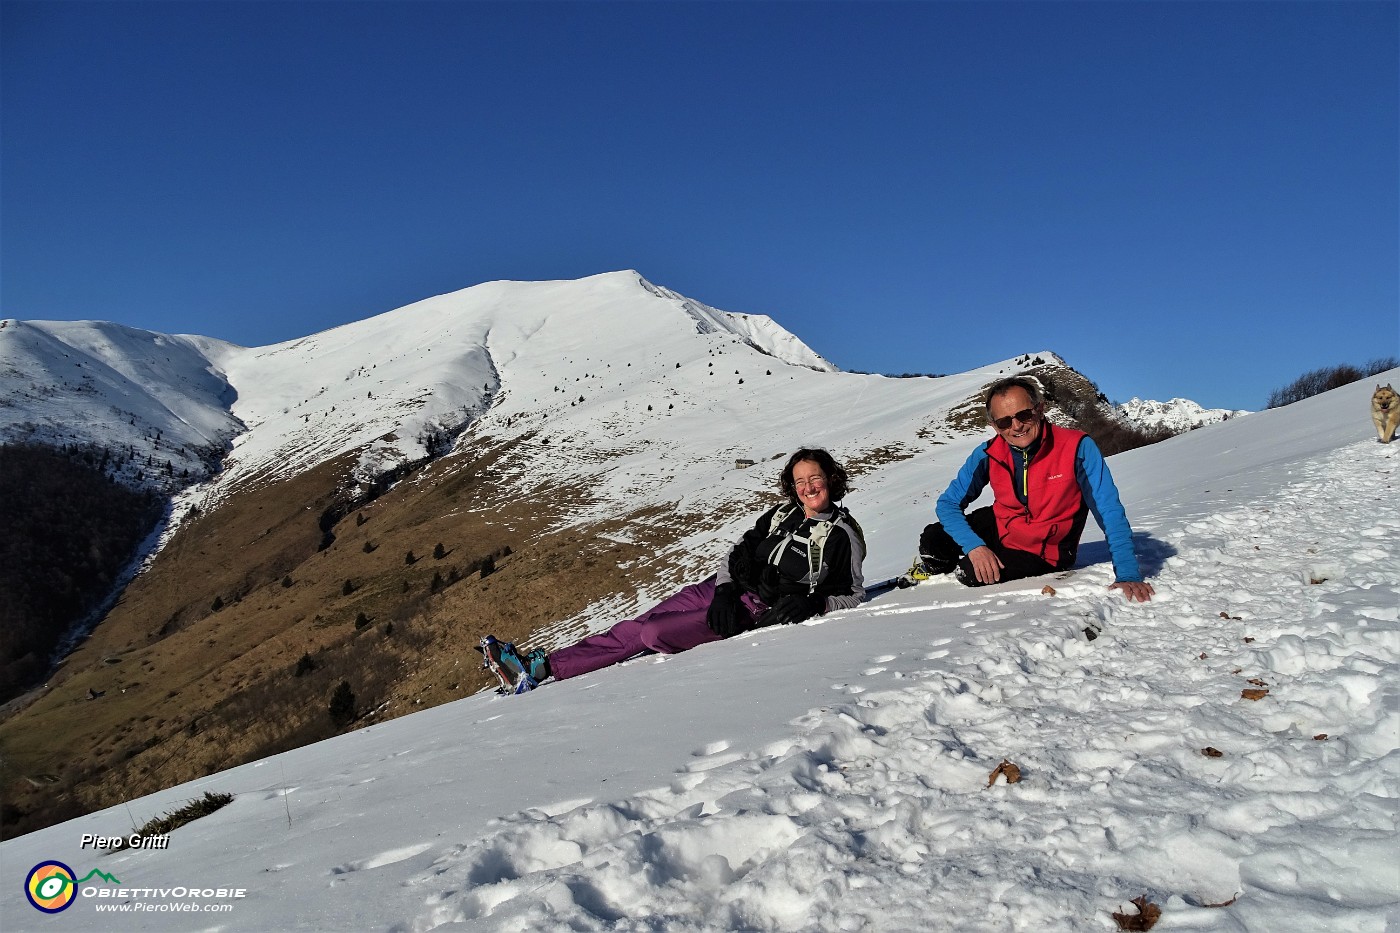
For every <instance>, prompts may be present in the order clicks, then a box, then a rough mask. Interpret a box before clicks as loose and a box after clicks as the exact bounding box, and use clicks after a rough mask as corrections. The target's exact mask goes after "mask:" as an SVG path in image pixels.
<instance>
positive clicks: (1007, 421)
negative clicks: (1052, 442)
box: [992, 408, 1035, 431]
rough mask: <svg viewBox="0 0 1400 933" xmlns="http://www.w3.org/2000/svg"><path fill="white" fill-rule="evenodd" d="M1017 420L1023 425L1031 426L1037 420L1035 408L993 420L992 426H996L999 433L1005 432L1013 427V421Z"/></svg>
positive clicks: (1024, 409)
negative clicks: (1013, 419)
mask: <svg viewBox="0 0 1400 933" xmlns="http://www.w3.org/2000/svg"><path fill="white" fill-rule="evenodd" d="M1012 418H1015V419H1016V420H1017V421H1019V422H1021V423H1022V424H1030V423H1031V422H1032V421H1034V420H1035V409H1034V408H1023V409H1021V410H1020V411H1018V412H1016V414H1014V415H1007V416H1006V417H1005V418H993V419H992V424H994V425H996V427H997V430H998V431H1005V430H1006V429H1007V428H1009V427H1011V419H1012Z"/></svg>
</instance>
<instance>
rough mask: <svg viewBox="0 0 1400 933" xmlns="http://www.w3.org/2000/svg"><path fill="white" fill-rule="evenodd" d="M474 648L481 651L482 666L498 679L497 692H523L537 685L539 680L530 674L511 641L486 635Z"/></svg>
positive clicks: (506, 693)
mask: <svg viewBox="0 0 1400 933" xmlns="http://www.w3.org/2000/svg"><path fill="white" fill-rule="evenodd" d="M476 650H477V651H480V652H481V666H482V668H484V669H485V670H488V671H490V672H491V673H493V674H495V675H496V679H497V680H498V681H500V686H499V687H497V688H496V692H497V693H500V694H503V695H508V694H512V693H525V692H527V691H529V690H533V689H535V688H536V687H538V686H539V681H537V680H535V678H533V677H531V676H530V672H529V671H528V670H527V669H526V666H525V663H524V662H523V661H522V660H521V658H520V655H519V653H518V652H517V651H516V650H515V645H514V644H512V643H511V642H508V641H507V642H502V641H498V640H497V639H496V636H495V635H487V636H486V637H485V638H483V639H482V640H481V643H480V644H478V645H477V646H476Z"/></svg>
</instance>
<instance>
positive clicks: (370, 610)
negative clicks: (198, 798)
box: [0, 439, 683, 837]
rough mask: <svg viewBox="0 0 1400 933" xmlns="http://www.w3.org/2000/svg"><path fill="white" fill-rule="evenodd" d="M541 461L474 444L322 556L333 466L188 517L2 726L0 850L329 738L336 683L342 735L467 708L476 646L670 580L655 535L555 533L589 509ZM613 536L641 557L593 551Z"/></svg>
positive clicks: (475, 682)
mask: <svg viewBox="0 0 1400 933" xmlns="http://www.w3.org/2000/svg"><path fill="white" fill-rule="evenodd" d="M539 454H540V451H538V450H534V449H531V442H530V440H529V439H526V440H525V441H522V442H517V443H516V444H514V445H510V446H505V445H497V444H494V443H493V442H491V441H490V440H488V439H479V440H477V441H476V442H475V443H473V444H470V445H468V446H467V447H466V448H465V449H464V450H463V451H462V452H461V453H458V454H454V455H452V456H449V457H446V458H444V459H442V460H440V461H438V462H436V463H434V464H432V465H431V466H430V467H428V468H425V469H423V470H421V471H419V472H418V473H416V474H414V475H412V476H410V477H409V478H407V479H405V480H404V481H402V482H401V483H400V484H399V485H398V486H397V487H395V488H393V489H392V490H390V491H389V492H387V493H386V494H384V495H382V496H380V497H379V498H378V499H376V500H375V501H373V502H369V503H367V504H364V505H363V506H362V507H359V508H354V509H352V510H350V511H349V512H348V513H346V514H345V517H344V518H342V519H341V520H340V521H339V522H338V523H337V524H335V526H334V527H333V528H332V529H331V531H332V532H333V533H334V535H335V538H334V543H332V544H331V545H330V546H329V547H327V548H326V549H324V550H318V546H319V545H320V544H321V542H322V534H323V531H322V528H321V525H320V520H319V517H320V516H321V515H322V513H323V512H325V510H326V509H328V508H332V507H334V506H335V505H336V504H337V503H341V504H342V505H343V504H344V499H345V496H346V495H347V494H346V493H345V492H344V491H343V487H342V484H343V480H344V477H345V476H346V475H347V473H348V470H349V468H350V466H351V465H352V458H349V457H346V458H342V459H340V460H338V461H335V462H332V463H327V464H324V465H323V466H321V467H319V468H317V469H315V470H312V471H309V472H308V473H305V474H303V475H300V476H297V477H294V478H292V479H288V480H285V481H281V482H276V483H268V484H266V485H262V486H260V487H257V488H250V489H244V490H241V491H239V492H237V493H236V494H234V495H232V496H231V497H229V498H228V499H226V500H225V501H224V502H223V503H222V504H221V505H220V506H219V507H218V508H217V509H214V510H212V511H210V512H209V513H207V514H203V515H200V516H198V517H197V518H195V519H193V520H192V521H190V522H189V523H188V524H187V525H186V526H185V527H184V528H182V529H181V531H180V532H179V533H178V535H177V536H176V537H175V538H174V539H173V540H172V541H171V542H170V544H169V545H168V546H167V547H166V548H165V549H164V550H163V551H162V552H161V554H160V555H159V556H158V557H157V558H156V560H155V561H154V562H153V564H152V566H151V567H150V568H149V570H147V571H146V572H145V573H144V574H142V575H141V576H140V577H139V578H138V579H137V580H136V581H134V582H133V584H132V585H131V586H130V587H129V588H128V589H127V591H126V593H125V594H123V596H122V598H121V600H120V601H119V603H118V604H117V606H116V607H115V608H114V609H113V611H112V612H111V613H110V614H109V615H108V617H107V618H106V619H105V620H104V621H103V622H102V624H101V625H99V626H98V628H97V629H96V631H94V633H93V635H92V637H91V638H90V639H88V641H87V642H85V643H84V644H83V645H82V646H80V647H79V648H78V649H77V650H76V651H75V652H74V653H73V654H72V655H71V656H70V657H69V658H68V659H67V660H66V661H65V662H64V664H63V665H62V666H61V667H60V669H59V670H58V671H57V672H55V674H54V676H53V677H52V678H50V680H49V683H48V686H47V688H46V689H44V690H42V691H40V692H39V693H38V695H37V696H33V697H32V698H30V700H29V702H27V704H23V705H21V704H13V705H12V706H11V708H10V709H11V711H10V712H9V713H8V715H7V716H6V718H5V719H4V721H3V722H0V756H2V758H0V760H3V769H4V770H3V773H0V782H3V799H4V801H5V804H6V806H5V813H4V832H5V835H6V836H7V837H8V836H13V835H16V834H19V833H21V832H27V831H30V830H33V829H36V828H39V827H42V826H45V825H49V824H51V823H53V822H56V821H58V820H61V819H67V818H70V817H72V816H75V815H78V814H80V813H83V812H87V811H90V810H92V809H96V808H100V807H104V806H110V805H112V804H114V803H117V802H119V801H121V800H125V799H130V798H132V797H134V796H138V795H140V794H144V793H149V792H151V791H153V790H156V789H158V788H161V787H166V786H171V785H173V784H176V783H179V782H182V781H185V780H189V779H192V778H194V777H198V776H201V775H204V774H208V773H211V772H214V771H217V770H220V769H223V768H227V767H230V766H232V765H236V764H239V763H242V762H245V761H249V760H254V759H256V758H259V757H263V756H265V755H268V754H272V753H275V752H277V751H281V750H283V749H286V748H291V747H296V746H299V745H303V744H307V743H309V742H313V741H317V740H319V739H322V738H325V737H327V736H329V735H332V734H334V733H335V732H336V731H338V730H337V728H336V727H335V726H334V725H333V724H332V722H331V720H330V717H329V715H328V713H327V706H328V702H329V697H330V694H331V691H332V690H333V689H334V687H335V686H336V684H337V683H338V682H339V681H340V680H341V679H344V680H346V681H348V682H349V683H350V685H351V687H352V688H353V690H354V692H355V695H356V709H357V713H358V714H359V717H360V719H359V724H363V723H365V722H371V721H379V720H382V719H385V718H392V717H394V716H398V715H402V714H404V713H407V712H411V711H413V710H415V709H419V708H423V707H425V706H431V705H436V704H438V703H442V702H445V701H447V700H451V699H456V698H458V697H461V696H463V695H465V694H468V693H471V692H475V691H476V690H478V689H481V688H482V687H484V686H486V685H487V677H486V675H484V674H483V673H482V672H481V671H480V670H479V656H478V655H477V653H476V652H475V651H473V650H472V648H471V646H472V645H473V644H475V642H476V641H477V640H478V639H479V638H480V637H481V635H483V634H485V633H486V632H488V631H490V632H495V633H496V634H497V635H500V636H502V637H505V638H516V639H520V638H524V637H525V636H527V635H529V633H531V632H533V631H535V630H536V629H538V628H539V627H541V626H544V625H547V624H549V623H552V622H555V621H557V620H560V619H565V618H568V617H570V616H572V615H574V614H577V613H578V612H580V611H581V610H582V609H584V608H585V607H586V606H587V605H588V604H589V603H591V602H593V601H595V600H596V599H598V598H600V597H602V596H605V595H609V594H613V593H618V592H623V593H626V592H632V591H635V589H636V588H637V587H638V586H642V585H645V584H647V583H650V582H651V581H652V580H653V578H654V577H656V576H657V575H664V574H669V573H674V572H676V568H675V567H674V566H671V565H668V564H667V562H666V561H665V560H664V559H662V560H657V559H653V558H654V555H655V552H656V550H657V549H660V548H664V547H665V546H666V545H668V544H671V543H674V542H672V541H671V540H669V536H671V535H673V534H674V532H673V531H672V530H671V529H673V528H674V527H676V526H675V525H674V524H673V523H671V522H663V521H655V520H653V519H654V516H650V515H645V514H641V513H637V514H631V515H626V514H620V515H617V516H616V517H615V518H614V519H611V520H610V521H609V522H607V523H604V524H599V525H594V526H591V527H574V528H567V527H563V526H564V520H565V519H567V518H569V517H570V516H571V515H572V514H573V513H574V512H575V511H576V510H577V509H578V508H579V507H580V506H581V505H582V504H584V503H585V501H586V500H587V497H588V491H587V490H586V489H584V488H580V486H579V484H576V483H571V484H550V483H541V484H539V485H538V486H535V487H533V488H532V487H528V486H523V487H522V483H521V477H522V476H523V474H524V471H525V467H526V465H527V464H531V463H533V462H534V459H535V458H537V457H538V456H539ZM338 511H342V510H338ZM682 527H683V524H682ZM624 528H625V529H629V535H630V536H631V538H632V540H634V541H636V542H637V543H635V544H621V543H617V542H615V541H611V540H608V539H606V538H604V537H601V536H600V535H602V534H607V533H610V532H616V531H619V530H622V529H624ZM438 544H441V545H442V553H443V556H442V557H441V558H434V557H433V554H434V550H435V548H436V546H437V545H438ZM506 549H509V554H508V555H507V554H506V553H505V552H506ZM410 551H412V554H413V556H414V560H413V561H412V562H411V563H410V562H409V561H408V559H407V558H408V553H409V552H410ZM493 554H494V555H497V557H496V561H495V563H496V570H495V572H493V573H489V574H488V575H487V576H485V577H483V576H482V575H481V572H480V560H481V558H483V557H485V556H486V555H493ZM619 564H626V565H627V569H625V570H624V569H621V568H620V567H619ZM347 581H348V582H349V586H348V587H347V585H346V584H347ZM216 600H217V602H216ZM216 606H217V608H215V607H216ZM303 657H306V658H309V659H310V661H309V665H307V664H305V663H303V672H302V674H301V675H300V676H298V675H297V673H296V670H297V667H298V663H299V662H301V661H302V659H303ZM307 666H309V667H310V670H305V668H306V667H307ZM16 706H18V707H19V708H18V709H15V707H16Z"/></svg>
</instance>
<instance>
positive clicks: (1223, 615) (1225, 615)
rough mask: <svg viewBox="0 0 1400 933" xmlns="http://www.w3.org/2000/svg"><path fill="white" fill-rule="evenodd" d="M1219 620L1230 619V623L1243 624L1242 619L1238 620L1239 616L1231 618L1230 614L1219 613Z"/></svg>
mask: <svg viewBox="0 0 1400 933" xmlns="http://www.w3.org/2000/svg"><path fill="white" fill-rule="evenodd" d="M1220 618H1222V619H1230V620H1231V621H1234V622H1243V621H1244V619H1242V618H1240V617H1239V616H1232V615H1230V613H1228V612H1222V613H1220Z"/></svg>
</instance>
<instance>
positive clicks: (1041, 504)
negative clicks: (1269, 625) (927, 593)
mask: <svg viewBox="0 0 1400 933" xmlns="http://www.w3.org/2000/svg"><path fill="white" fill-rule="evenodd" d="M986 407H987V420H988V422H990V423H991V425H992V427H993V428H994V429H995V430H996V432H997V436H996V437H994V438H992V439H991V440H990V441H988V442H987V443H985V444H982V445H981V446H979V447H978V448H977V449H976V450H975V451H973V453H972V456H970V457H968V458H967V462H966V463H964V464H963V467H962V469H961V470H960V471H959V472H958V475H957V478H956V479H954V480H953V482H952V483H951V484H950V485H949V486H948V488H947V489H946V490H945V491H944V492H943V495H941V496H939V497H938V506H937V509H936V511H937V514H938V519H939V523H938V524H934V525H929V526H928V527H927V528H925V529H924V533H923V534H922V535H921V536H920V537H919V554H920V556H921V558H922V560H923V564H924V568H925V569H926V570H927V571H928V572H929V573H930V574H938V573H950V572H952V571H954V570H956V571H957V575H958V579H959V580H960V581H961V582H962V583H964V584H966V585H967V586H985V585H986V584H989V583H996V582H998V581H1000V580H1017V579H1020V578H1022V577H1033V576H1038V575H1040V574H1043V573H1051V572H1053V571H1056V570H1065V569H1067V568H1069V567H1072V566H1074V558H1075V554H1076V553H1077V552H1078V550H1079V536H1080V535H1081V534H1082V533H1083V531H1084V522H1085V518H1086V516H1087V515H1088V513H1089V512H1090V511H1092V512H1093V513H1094V519H1095V520H1096V521H1097V522H1098V523H1099V527H1100V528H1102V529H1103V531H1104V536H1105V537H1106V538H1107V539H1108V548H1109V552H1110V553H1111V554H1112V555H1113V571H1114V576H1115V580H1116V582H1114V584H1113V585H1112V586H1110V587H1109V589H1113V590H1122V591H1123V593H1124V595H1125V596H1127V598H1128V599H1129V600H1130V601H1134V600H1135V601H1139V602H1147V601H1148V600H1149V599H1151V598H1152V595H1153V593H1155V592H1156V591H1155V590H1153V588H1152V584H1150V583H1146V582H1144V581H1143V579H1142V571H1141V570H1140V569H1138V562H1137V557H1136V555H1134V553H1133V538H1132V535H1133V531H1132V528H1130V527H1129V526H1128V516H1127V515H1126V514H1125V513H1124V512H1123V504H1122V503H1121V502H1120V501H1119V499H1118V487H1116V486H1114V485H1113V477H1112V476H1111V475H1110V474H1109V472H1108V465H1107V464H1106V463H1104V459H1103V454H1102V453H1100V452H1099V448H1098V445H1097V444H1095V443H1094V441H1093V439H1092V438H1090V437H1089V436H1088V435H1087V434H1085V433H1083V432H1082V431H1076V430H1074V429H1072V428H1064V427H1059V426H1057V425H1053V424H1051V423H1050V422H1049V421H1047V420H1046V418H1045V399H1044V398H1043V397H1042V395H1041V392H1040V384H1039V383H1038V382H1037V381H1036V380H1035V379H1032V378H1030V377H1026V376H1015V377H1012V378H1010V379H1003V380H1001V381H999V382H997V383H996V384H994V385H993V386H992V387H991V388H990V389H989V390H988V391H987V400H986ZM988 483H990V484H991V486H992V493H993V496H994V500H993V503H992V504H991V505H989V506H986V507H984V508H980V509H978V510H977V511H975V512H973V513H972V514H971V515H964V514H963V510H964V509H966V508H967V507H968V505H970V504H971V503H972V502H974V501H976V499H977V497H978V496H979V495H981V493H982V490H983V489H984V488H985V487H986V486H987V484H988ZM964 555H965V556H964Z"/></svg>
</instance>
